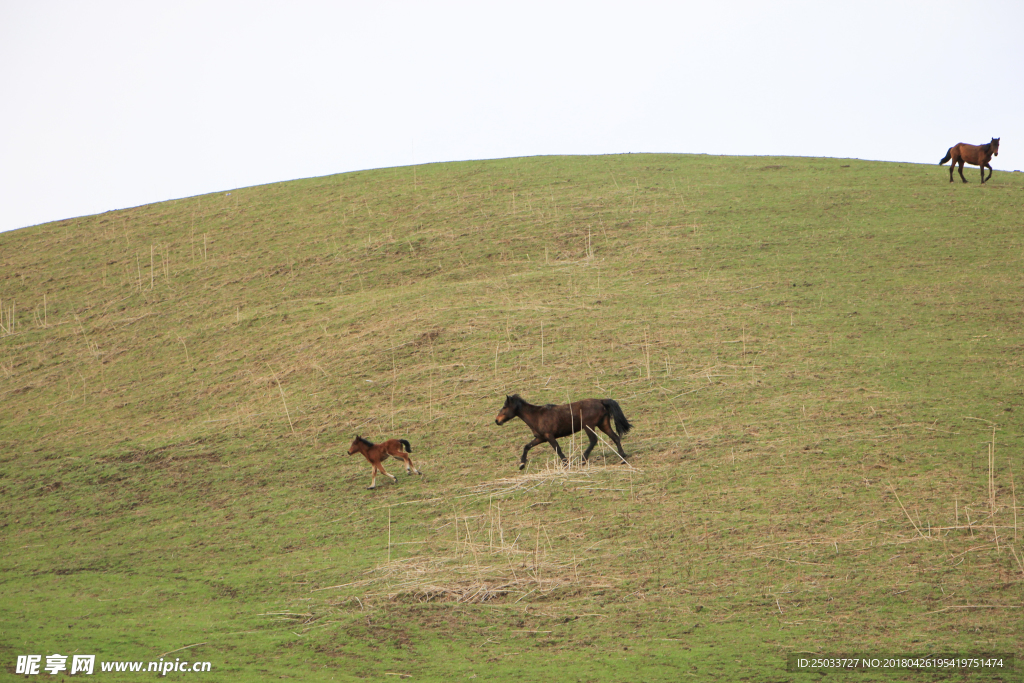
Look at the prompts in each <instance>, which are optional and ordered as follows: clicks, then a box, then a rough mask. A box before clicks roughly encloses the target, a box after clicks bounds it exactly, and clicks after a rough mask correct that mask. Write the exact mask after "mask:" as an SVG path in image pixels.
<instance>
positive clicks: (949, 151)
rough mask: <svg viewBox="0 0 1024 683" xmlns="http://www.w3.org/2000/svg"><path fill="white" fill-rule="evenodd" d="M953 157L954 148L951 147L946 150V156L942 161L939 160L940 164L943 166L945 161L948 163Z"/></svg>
mask: <svg viewBox="0 0 1024 683" xmlns="http://www.w3.org/2000/svg"><path fill="white" fill-rule="evenodd" d="M952 158H953V148H952V147H950V148H949V149H947V150H946V156H944V157H942V161H940V162H939V166H942V165H943V164H944V163H946V162H947V161H949V160H950V159H952Z"/></svg>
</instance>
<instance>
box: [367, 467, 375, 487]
mask: <svg viewBox="0 0 1024 683" xmlns="http://www.w3.org/2000/svg"><path fill="white" fill-rule="evenodd" d="M370 467H371V468H372V472H373V477H371V478H370V485H369V486H367V487H366V490H367V491H369V490H370V489H375V488H377V466H376V465H375V464H373V463H372V462H371V463H370Z"/></svg>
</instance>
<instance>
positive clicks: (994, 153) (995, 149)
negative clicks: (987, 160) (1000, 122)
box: [988, 138, 999, 157]
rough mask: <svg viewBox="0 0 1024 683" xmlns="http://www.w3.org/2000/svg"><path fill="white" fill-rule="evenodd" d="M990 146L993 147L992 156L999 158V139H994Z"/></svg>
mask: <svg viewBox="0 0 1024 683" xmlns="http://www.w3.org/2000/svg"><path fill="white" fill-rule="evenodd" d="M988 144H990V145H992V156H994V157H997V156H999V138H992V142H990V143H988Z"/></svg>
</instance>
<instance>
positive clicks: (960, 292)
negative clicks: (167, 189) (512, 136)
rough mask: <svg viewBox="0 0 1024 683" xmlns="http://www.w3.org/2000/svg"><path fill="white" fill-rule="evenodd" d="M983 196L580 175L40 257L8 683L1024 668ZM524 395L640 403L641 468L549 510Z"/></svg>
mask: <svg viewBox="0 0 1024 683" xmlns="http://www.w3.org/2000/svg"><path fill="white" fill-rule="evenodd" d="M945 176H946V171H945V169H941V168H938V167H934V166H917V165H908V164H891V163H877V162H863V161H856V160H837V159H804V158H744V157H709V156H688V155H620V156H610V157H540V158H529V159H508V160H497V161H482V162H461V163H450V164H436V165H427V166H418V167H415V168H397V169H383V170H378V171H366V172H359V173H349V174H343V175H338V176H331V177H326V178H317V179H311V180H302V181H295V182H289V183H282V184H278V185H270V186H263V187H254V188H247V189H241V190H234V191H232V192H230V193H220V194H216V195H207V196H203V197H196V198H191V199H183V200H178V201H173V202H166V203H162V204H155V205H150V206H144V207H139V208H135V209H128V210H124V211H117V212H110V213H106V214H102V215H99V216H91V217H84V218H79V219H72V220H68V221H61V222H59V223H52V224H48V225H44V226H38V227H34V228H27V229H24V230H20V231H17V232H14V233H7V234H3V235H0V261H2V268H0V273H2V275H0V309H2V310H3V316H2V319H0V323H2V325H3V327H2V329H0V394H2V402H0V493H2V498H0V501H2V502H0V525H2V529H3V535H2V537H0V556H2V560H0V658H2V659H3V667H4V669H5V670H7V671H10V672H12V674H13V671H14V662H15V660H16V658H17V656H18V655H20V654H42V655H48V654H52V653H54V652H57V653H62V654H70V653H72V652H73V651H74V652H77V653H79V654H81V653H86V654H96V655H97V656H98V659H101V660H137V661H154V660H156V659H159V657H160V656H162V655H165V653H171V654H169V655H166V656H167V657H170V658H174V657H186V658H188V659H189V660H190V661H191V660H196V661H209V662H211V663H212V672H211V673H209V674H202V676H201V677H202V678H203V680H225V681H226V680H232V681H235V680H254V681H255V680H265V679H267V678H271V677H275V678H276V677H290V678H302V679H310V680H338V681H342V680H359V679H365V678H371V679H375V680H382V679H385V678H386V679H388V680H390V679H392V678H396V679H397V678H398V677H397V676H385V674H411V675H412V676H413V678H414V679H415V680H458V679H462V678H466V679H468V678H470V677H472V676H474V675H476V676H477V677H479V678H483V679H487V680H580V681H609V680H622V681H636V680H643V681H678V680H682V679H683V678H684V677H688V674H693V675H695V676H696V677H697V678H698V679H703V680H715V679H718V680H751V681H779V680H817V678H818V675H817V674H796V673H791V672H788V671H787V670H786V656H787V655H788V654H789V653H791V652H796V651H808V652H819V653H829V654H837V653H852V652H862V653H908V654H909V653H925V652H937V651H943V652H961V653H978V652H1007V653H1016V654H1018V655H1019V654H1020V653H1021V650H1020V644H1019V643H1020V635H1019V634H1020V633H1021V632H1022V631H1024V614H1022V607H1021V605H1022V604H1024V591H1022V587H1024V511H1020V510H1019V509H1018V508H1020V507H1021V506H1020V503H1019V502H1018V500H1017V499H1018V496H1020V497H1021V498H1024V490H1022V491H1021V492H1020V493H1018V492H1017V490H1016V481H1024V458H1022V453H1024V439H1022V436H1021V429H1020V416H1021V414H1022V411H1024V395H1022V387H1021V377H1022V376H1024V373H1022V370H1021V367H1020V366H1021V362H1022V357H1024V332H1022V330H1024V326H1022V318H1024V311H1022V308H1021V302H1022V301H1024V279H1022V276H1021V273H1022V265H1024V231H1022V228H1024V225H1022V220H1024V219H1022V216H1024V212H1022V201H1024V177H1022V176H1021V175H1019V174H1010V173H999V174H995V176H994V177H993V179H992V180H991V181H990V183H986V185H985V186H980V185H979V184H977V183H975V182H972V183H971V184H968V185H961V184H960V183H956V184H952V185H951V184H949V183H948V182H946V177H945ZM513 392H517V393H520V394H522V395H523V396H524V397H525V398H526V399H527V400H529V401H531V402H534V403H549V402H550V403H556V402H557V403H562V402H565V401H567V400H570V399H571V400H575V399H579V398H586V397H611V398H615V399H616V400H617V401H618V402H619V403H620V404H621V406H622V407H623V410H624V411H625V413H626V415H627V416H628V417H629V419H630V420H631V421H632V422H633V423H634V425H635V427H636V428H635V431H634V432H631V433H630V434H629V435H628V436H627V437H626V438H625V439H624V446H625V449H626V451H627V453H629V454H630V455H631V456H632V458H631V465H632V466H631V467H626V466H623V465H621V464H616V461H617V460H618V459H617V457H615V456H614V455H613V453H612V452H611V451H610V450H609V449H607V448H603V447H599V448H598V449H597V450H596V451H595V455H594V457H593V458H592V459H591V465H590V466H589V467H584V466H581V465H580V463H579V453H580V443H579V440H576V441H575V443H574V444H572V445H573V453H574V454H575V456H576V457H575V463H574V465H573V467H572V468H571V469H569V470H561V469H558V468H557V467H556V463H555V462H554V456H553V453H551V451H550V449H544V448H542V447H537V448H536V449H534V450H533V451H532V453H531V456H532V457H531V464H530V468H529V469H528V470H527V471H526V472H525V473H519V472H518V471H517V469H516V465H517V463H518V456H519V454H520V452H521V450H522V446H523V444H525V443H526V442H527V441H528V440H529V438H530V436H529V434H528V430H527V429H526V427H525V425H523V424H522V423H521V422H519V421H515V422H511V423H509V424H508V425H505V426H503V427H497V426H496V425H495V424H494V416H495V415H496V413H497V411H498V410H499V408H500V407H501V404H502V402H503V399H504V395H505V394H506V393H513ZM356 433H359V434H362V435H363V436H366V437H367V438H370V439H372V440H379V439H384V438H391V437H394V438H406V439H408V440H409V441H411V442H412V445H413V453H412V455H413V460H414V462H415V463H416V465H417V467H419V468H420V469H421V470H423V472H424V474H425V476H424V477H422V478H420V477H413V478H409V477H407V476H406V475H405V474H404V472H402V468H401V467H400V466H399V465H397V464H395V461H393V460H389V461H386V462H385V466H386V467H390V471H392V473H394V474H396V476H398V477H399V480H400V481H399V483H398V484H392V483H391V482H390V481H388V480H386V479H385V478H380V477H378V481H377V484H378V488H377V490H376V491H367V490H365V487H366V486H367V485H368V484H369V479H370V467H369V465H368V464H367V463H366V462H365V461H364V460H363V459H362V458H361V457H360V456H358V455H357V456H354V457H348V456H347V455H345V454H346V453H347V450H348V445H349V443H350V442H351V440H352V437H353V436H354V435H355V434H356ZM569 441H570V440H568V439H566V440H564V442H563V447H564V448H567V449H568V447H569V446H570V445H571V444H570V443H569ZM990 455H991V458H990ZM990 463H991V466H990ZM1018 517H1019V520H1018ZM389 520H390V522H389ZM389 539H390V540H389ZM189 645H192V646H193V647H190V648H188V649H185V650H180V649H179V648H183V647H185V646H189ZM174 651H176V652H174ZM43 675H44V676H48V674H43ZM102 675H103V676H104V677H105V678H110V679H112V680H119V679H122V678H123V679H124V680H129V678H128V677H127V676H128V675H127V674H123V675H120V676H119V675H117V674H112V673H104V674H102ZM856 675H857V676H858V677H859V680H865V681H867V680H892V679H893V676H892V675H891V674H890V675H882V674H877V675H876V674H871V673H863V674H861V673H858V674H856ZM901 675H904V677H905V679H906V680H931V679H930V678H929V676H933V675H932V674H927V673H911V672H903V674H901ZM169 676H184V677H197V676H198V675H197V674H169ZM934 676H937V677H938V678H943V676H942V675H938V674H935V675H934ZM973 677H975V678H984V679H985V680H1021V674H1020V673H1019V671H1018V672H1014V673H1012V674H1005V673H1004V674H995V675H993V674H986V675H981V676H973Z"/></svg>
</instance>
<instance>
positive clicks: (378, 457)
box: [348, 436, 423, 489]
mask: <svg viewBox="0 0 1024 683" xmlns="http://www.w3.org/2000/svg"><path fill="white" fill-rule="evenodd" d="M402 446H405V451H404V452H403V451H402ZM353 453H362V454H363V456H365V457H366V460H367V462H369V463H370V465H371V466H372V467H373V478H372V479H371V480H370V485H369V486H367V487H366V488H368V489H372V488H376V486H377V472H380V473H381V474H383V475H384V476H386V477H391V479H392V481H398V479H395V477H394V475H391V474H388V473H387V472H385V471H384V466H383V465H381V464H380V463H381V462H382V461H384V460H387V459H388V456H389V455H393V456H395V457H396V458H399V459H400V460H404V461H405V473H406V474H412V473H413V472H415V473H416V474H423V473H422V472H420V471H419V470H418V469H416V468H415V467H413V464H412V458H410V457H409V453H412V446H410V445H409V442H408V441H406V440H405V439H389V440H388V441H385V442H384V443H378V444H375V443H373V442H372V441H367V440H366V439H364V438H363V437H361V436H357V437H356V438H355V441H353V442H352V445H351V446H349V449H348V454H349V455H352V454H353ZM410 470H412V472H410Z"/></svg>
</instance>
